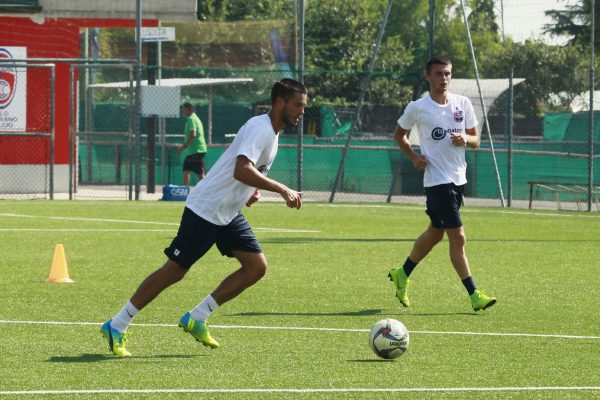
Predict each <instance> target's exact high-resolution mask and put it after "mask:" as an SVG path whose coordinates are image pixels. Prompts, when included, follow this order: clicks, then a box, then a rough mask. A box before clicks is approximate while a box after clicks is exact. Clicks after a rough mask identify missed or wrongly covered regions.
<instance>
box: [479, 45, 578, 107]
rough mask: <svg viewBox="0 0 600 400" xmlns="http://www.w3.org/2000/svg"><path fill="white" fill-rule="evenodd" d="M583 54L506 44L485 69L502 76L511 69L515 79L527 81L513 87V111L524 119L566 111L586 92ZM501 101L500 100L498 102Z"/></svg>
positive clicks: (573, 50) (574, 49)
mask: <svg viewBox="0 0 600 400" xmlns="http://www.w3.org/2000/svg"><path fill="white" fill-rule="evenodd" d="M587 62H588V61H587V60H586V54H585V52H582V51H581V49H578V48H577V47H575V46H564V47H562V46H551V45H547V44H544V43H542V42H538V41H531V40H530V41H527V42H525V43H523V44H521V43H509V46H508V48H507V51H506V52H505V53H504V54H503V55H502V56H501V57H498V58H497V59H496V61H495V62H494V65H493V66H492V65H490V66H489V67H488V69H489V70H490V71H491V73H492V74H497V75H498V76H502V74H503V72H504V71H509V69H510V68H511V67H513V68H514V77H516V78H519V77H526V78H527V80H526V81H525V82H523V83H521V84H519V85H517V86H516V87H515V109H516V110H518V112H519V113H523V114H525V115H538V116H541V115H543V113H544V112H548V111H557V110H564V109H565V108H568V106H569V104H570V102H571V101H572V100H573V98H574V97H575V96H577V95H578V94H580V93H582V92H584V91H585V90H587V85H588V82H587V79H586V73H587ZM499 100H500V99H499Z"/></svg>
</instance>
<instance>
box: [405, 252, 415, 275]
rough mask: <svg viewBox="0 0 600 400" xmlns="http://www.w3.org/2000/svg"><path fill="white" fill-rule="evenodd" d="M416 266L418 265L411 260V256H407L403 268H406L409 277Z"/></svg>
mask: <svg viewBox="0 0 600 400" xmlns="http://www.w3.org/2000/svg"><path fill="white" fill-rule="evenodd" d="M416 266H417V263H416V262H414V261H413V260H411V259H410V257H406V261H404V265H403V266H402V268H403V269H404V273H405V274H406V276H407V277H409V276H410V274H412V272H413V269H415V267H416Z"/></svg>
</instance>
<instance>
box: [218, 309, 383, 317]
mask: <svg viewBox="0 0 600 400" xmlns="http://www.w3.org/2000/svg"><path fill="white" fill-rule="evenodd" d="M382 311H383V310H381V309H369V310H359V311H341V312H331V313H327V312H254V311H249V312H241V313H238V314H227V316H229V317H263V316H267V315H298V316H305V317H314V316H325V315H328V316H339V317H363V316H369V315H378V314H381V312H382Z"/></svg>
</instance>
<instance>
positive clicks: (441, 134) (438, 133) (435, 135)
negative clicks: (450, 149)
mask: <svg viewBox="0 0 600 400" xmlns="http://www.w3.org/2000/svg"><path fill="white" fill-rule="evenodd" d="M449 133H462V128H449V129H444V128H440V127H437V128H433V130H432V131H431V138H432V139H433V140H442V139H443V138H445V137H446V135H447V134H449Z"/></svg>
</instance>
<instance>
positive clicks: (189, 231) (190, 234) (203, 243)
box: [165, 207, 262, 268]
mask: <svg viewBox="0 0 600 400" xmlns="http://www.w3.org/2000/svg"><path fill="white" fill-rule="evenodd" d="M213 244H216V245H217V248H218V249H219V251H220V252H221V254H222V255H224V256H227V257H233V252H234V251H236V250H238V251H245V252H248V253H262V249H261V248H260V245H259V244H258V241H257V240H256V237H255V236H254V232H252V228H250V224H248V221H246V218H245V217H244V215H243V214H242V213H239V214H238V215H237V216H236V217H235V218H234V219H233V221H231V222H230V223H229V224H228V225H225V226H219V225H215V224H213V223H210V222H208V221H207V220H205V219H204V218H202V217H200V216H198V215H197V214H196V213H194V212H193V211H192V210H190V209H189V208H187V207H186V208H185V209H184V210H183V215H182V217H181V224H180V225H179V230H178V231H177V236H175V238H174V239H173V241H172V242H171V245H170V246H169V247H167V248H166V249H165V254H166V255H167V257H169V258H170V259H171V260H173V261H175V262H176V263H177V264H179V265H181V266H182V267H184V268H190V267H191V266H192V265H193V264H194V263H195V262H196V261H198V260H199V259H200V258H201V257H202V256H203V255H204V254H206V252H207V251H208V250H210V248H211V247H212V246H213Z"/></svg>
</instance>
